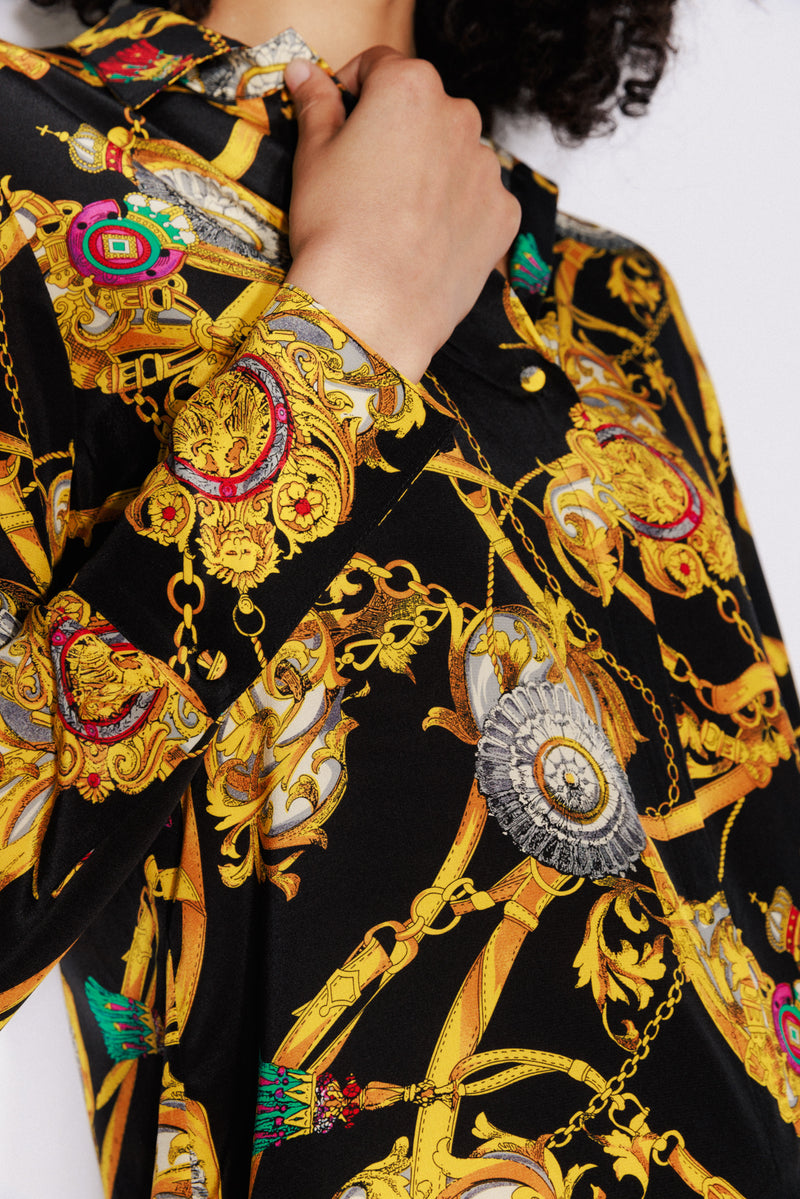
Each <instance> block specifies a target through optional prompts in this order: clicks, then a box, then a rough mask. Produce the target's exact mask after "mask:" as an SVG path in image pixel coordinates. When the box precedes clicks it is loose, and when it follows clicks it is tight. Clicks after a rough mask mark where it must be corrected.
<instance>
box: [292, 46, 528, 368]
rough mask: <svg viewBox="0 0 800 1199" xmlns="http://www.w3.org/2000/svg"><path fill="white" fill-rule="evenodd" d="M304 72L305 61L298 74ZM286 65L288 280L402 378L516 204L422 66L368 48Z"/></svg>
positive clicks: (472, 289) (495, 256)
mask: <svg viewBox="0 0 800 1199" xmlns="http://www.w3.org/2000/svg"><path fill="white" fill-rule="evenodd" d="M304 68H307V70H304ZM339 78H340V79H341V80H342V82H343V83H344V85H345V87H347V89H348V90H349V91H351V92H353V93H354V94H355V95H357V96H358V102H357V104H356V107H355V109H354V110H353V112H352V114H351V115H350V117H348V118H347V119H345V111H344V105H343V103H342V98H341V94H340V92H339V90H338V88H337V87H336V84H335V83H334V82H333V80H332V79H331V78H330V77H329V76H328V75H326V74H325V72H324V71H322V70H321V69H320V68H319V67H316V66H313V65H312V64H310V63H305V62H303V61H302V60H296V61H295V62H294V63H292V64H290V66H289V68H288V69H287V73H286V80H287V85H288V87H289V89H290V91H291V93H292V97H293V100H294V102H295V108H296V111H297V120H298V125H299V141H298V146H297V154H296V157H295V163H294V182H293V191H292V201H291V207H290V210H289V238H290V244H291V249H292V256H293V263H292V267H291V269H290V271H289V274H288V276H287V279H286V281H287V283H292V284H296V285H297V286H298V287H301V288H302V289H303V290H304V291H307V292H308V293H309V294H310V295H311V296H313V297H314V299H315V300H317V301H319V303H321V304H324V305H325V307H326V308H329V309H330V310H331V312H333V313H334V315H335V316H336V317H337V318H338V319H339V320H341V321H342V323H343V324H345V325H346V326H347V327H348V328H350V330H351V331H352V332H353V333H354V334H355V335H356V336H357V337H358V338H359V339H361V340H363V341H364V342H365V343H366V344H367V345H369V346H370V347H371V348H372V349H374V350H376V351H377V352H378V353H379V354H381V355H382V356H383V357H384V358H386V360H387V361H388V362H390V363H391V364H392V365H393V366H395V367H396V368H397V369H398V370H399V371H401V372H402V373H403V374H404V375H406V376H407V377H408V378H409V379H412V380H414V381H416V380H418V379H419V378H421V376H422V375H423V373H424V372H425V369H426V368H427V366H428V363H429V362H430V360H431V358H432V357H433V355H434V354H435V352H436V351H437V350H438V349H439V347H440V346H441V345H442V344H443V343H444V342H445V341H447V339H448V337H449V336H450V334H451V333H452V331H453V329H454V328H455V326H456V325H457V324H458V322H459V321H460V320H462V319H463V317H464V316H466V314H467V313H468V312H469V310H470V308H471V307H472V306H473V304H474V303H475V301H476V299H477V298H478V296H479V294H480V292H481V289H482V288H483V285H484V283H485V282H486V279H487V277H488V275H489V273H490V272H491V270H492V268H493V266H494V265H495V263H496V262H498V260H499V259H501V258H502V257H503V256H504V255H505V253H506V251H507V250H508V247H509V246H510V244H511V242H512V241H513V239H514V236H515V234H516V232H517V229H518V228H519V220H520V208H519V204H518V203H517V201H516V199H514V197H513V196H511V195H510V194H509V193H508V192H507V191H506V190H505V188H504V187H503V185H502V183H501V181H500V167H499V164H498V162H497V159H496V157H495V155H494V153H493V152H492V150H490V149H489V148H488V147H487V146H484V145H482V144H481V142H480V136H481V121H480V116H479V114H478V110H477V108H476V107H475V105H474V104H472V103H471V101H469V100H460V99H454V98H453V97H452V96H448V95H447V94H446V93H445V91H444V88H443V87H442V82H441V79H440V78H439V75H438V73H437V71H436V70H435V68H434V67H432V66H431V65H430V63H427V62H424V61H422V60H421V59H410V58H405V57H404V56H403V55H401V54H399V53H398V52H397V51H395V50H392V49H390V48H389V47H387V46H375V47H373V48H372V49H370V50H367V51H365V52H364V53H363V54H360V55H359V56H358V57H357V58H354V59H353V60H352V61H351V62H349V63H348V64H347V65H346V66H345V67H343V68H342V70H341V71H340V72H339Z"/></svg>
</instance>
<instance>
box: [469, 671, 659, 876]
mask: <svg viewBox="0 0 800 1199" xmlns="http://www.w3.org/2000/svg"><path fill="white" fill-rule="evenodd" d="M476 775H477V779H478V785H479V786H480V788H481V791H482V792H483V794H484V795H485V796H486V800H487V803H488V805H489V811H490V812H491V813H492V815H493V816H494V817H495V819H496V820H497V821H498V822H499V824H500V826H501V827H502V829H503V831H504V832H506V833H507V834H508V835H509V836H510V837H511V838H512V840H513V841H514V842H515V843H516V844H517V845H518V846H519V848H520V849H521V850H522V852H523V853H525V854H529V855H530V856H531V857H533V858H535V859H536V860H537V862H542V863H543V864H544V865H546V866H552V867H554V868H555V869H556V870H560V871H562V872H563V873H564V874H574V875H579V876H582V877H588V878H602V877H603V875H606V874H621V873H622V872H624V871H625V870H626V869H627V868H628V867H629V866H631V865H632V864H633V863H634V862H635V861H636V859H637V858H638V857H639V855H640V854H641V852H642V850H643V849H644V846H645V834H644V829H643V828H642V825H641V822H640V820H639V817H638V814H637V812H636V806H635V804H634V802H633V795H632V793H631V789H630V785H629V783H628V779H627V777H626V775H625V772H624V770H623V769H622V767H621V766H620V764H619V762H618V761H617V759H616V757H615V755H614V751H613V750H612V748H611V744H610V742H609V740H608V738H607V737H606V735H605V733H604V732H603V730H602V729H601V728H600V727H599V726H598V725H597V724H595V722H594V721H593V720H592V718H591V717H590V716H589V714H588V712H587V711H586V709H585V708H584V707H583V706H582V705H581V704H579V703H578V701H577V700H576V699H574V698H573V696H572V695H571V694H570V692H569V691H568V690H567V688H566V687H565V686H564V685H563V684H562V685H560V686H555V685H553V684H552V683H535V684H532V683H527V684H526V683H523V684H521V685H520V686H518V687H515V688H514V689H513V690H512V691H507V692H506V693H505V694H504V695H501V696H500V699H499V700H498V701H497V703H496V704H495V705H494V707H493V708H492V709H491V711H490V712H489V713H488V715H487V717H486V720H485V721H484V725H483V736H482V737H481V739H480V741H479V742H478V750H477V762H476Z"/></svg>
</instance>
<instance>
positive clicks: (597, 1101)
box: [547, 965, 686, 1149]
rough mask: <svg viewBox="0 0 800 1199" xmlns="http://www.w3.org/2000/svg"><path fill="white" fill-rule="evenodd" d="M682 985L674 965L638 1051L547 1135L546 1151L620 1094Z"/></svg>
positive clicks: (563, 1142)
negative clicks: (664, 992)
mask: <svg viewBox="0 0 800 1199" xmlns="http://www.w3.org/2000/svg"><path fill="white" fill-rule="evenodd" d="M685 982H686V977H685V975H684V973H683V968H682V967H681V966H680V965H678V966H676V967H675V972H674V974H673V976H672V985H671V987H670V989H669V991H668V993H667V998H666V999H665V1000H663V1001H662V1002H661V1003H660V1004H659V1005H658V1007H657V1008H656V1010H655V1013H654V1015H653V1018H652V1020H649V1021H648V1022H647V1024H646V1025H645V1029H644V1032H643V1033H642V1039H641V1041H640V1042H639V1046H638V1048H637V1049H636V1050H635V1052H634V1053H632V1054H631V1056H630V1057H628V1058H626V1059H625V1061H624V1062H623V1063H622V1067H621V1069H620V1070H619V1072H618V1073H617V1074H615V1075H614V1077H613V1078H610V1079H609V1080H608V1082H607V1083H606V1085H605V1086H604V1087H603V1089H602V1091H598V1093H597V1094H596V1095H594V1096H593V1097H592V1099H591V1100H590V1102H589V1103H588V1104H587V1106H586V1107H585V1108H583V1109H582V1111H579V1112H575V1115H574V1116H573V1117H572V1119H571V1120H570V1122H569V1124H565V1125H563V1126H562V1127H561V1128H557V1129H556V1131H555V1132H554V1133H552V1134H551V1135H550V1137H549V1138H548V1141H547V1145H548V1148H549V1149H563V1148H564V1146H565V1145H568V1144H569V1143H570V1141H571V1140H572V1138H573V1136H574V1135H575V1133H576V1132H579V1131H581V1130H583V1129H584V1128H585V1126H586V1122H587V1121H588V1120H593V1119H594V1118H595V1116H599V1115H600V1113H601V1112H603V1111H605V1109H606V1108H607V1107H608V1106H609V1104H610V1103H611V1101H612V1100H613V1099H616V1097H617V1096H618V1095H620V1094H621V1093H622V1090H623V1088H624V1087H625V1084H626V1083H627V1082H629V1081H630V1079H631V1078H633V1076H634V1074H635V1073H636V1071H637V1070H638V1069H639V1065H640V1064H641V1062H643V1061H644V1059H645V1058H646V1057H647V1055H648V1054H649V1053H650V1049H651V1046H652V1044H653V1041H655V1039H656V1037H657V1036H658V1033H659V1030H660V1029H661V1027H662V1025H664V1024H665V1023H666V1022H667V1020H669V1019H670V1018H671V1017H672V1014H673V1012H674V1011H675V1008H676V1007H677V1005H678V1003H679V1002H680V1000H681V996H682V995H683V985H684V983H685Z"/></svg>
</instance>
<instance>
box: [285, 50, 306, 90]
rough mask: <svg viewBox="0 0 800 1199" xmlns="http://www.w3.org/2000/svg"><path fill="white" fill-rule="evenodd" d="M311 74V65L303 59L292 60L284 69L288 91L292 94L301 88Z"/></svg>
mask: <svg viewBox="0 0 800 1199" xmlns="http://www.w3.org/2000/svg"><path fill="white" fill-rule="evenodd" d="M310 74H311V63H310V62H308V61H307V59H305V58H293V59H292V61H291V62H290V63H289V65H288V66H287V68H286V71H285V73H284V79H285V80H286V83H287V86H288V88H289V91H291V92H294V91H296V90H297V88H298V87H301V86H302V85H303V84H304V83H305V81H306V80H307V79H308V77H309V76H310Z"/></svg>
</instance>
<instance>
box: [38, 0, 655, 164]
mask: <svg viewBox="0 0 800 1199" xmlns="http://www.w3.org/2000/svg"><path fill="white" fill-rule="evenodd" d="M34 3H35V4H38V5H40V6H41V7H51V6H52V5H57V4H64V3H71V6H72V7H73V8H74V9H75V10H76V12H77V13H78V15H79V16H80V17H81V18H82V19H83V20H84V21H86V22H87V23H90V22H92V21H96V20H99V18H100V17H101V16H104V15H105V14H106V13H107V12H108V10H109V9H110V7H111V3H112V0H34ZM675 5H676V0H636V3H632V2H631V0H501V3H498V4H496V5H494V6H493V10H492V15H491V18H488V17H487V0H417V7H416V43H417V52H418V53H419V54H420V55H421V56H422V57H423V58H428V59H430V61H431V62H432V63H433V64H434V65H435V66H436V67H437V69H438V70H439V72H440V73H441V75H442V78H443V80H444V84H445V87H446V88H447V90H448V91H449V92H450V93H451V95H454V96H468V97H469V98H470V99H471V100H473V101H474V102H475V103H476V104H477V106H478V108H479V109H480V111H481V114H482V115H483V118H484V121H485V123H486V124H487V126H489V125H491V122H492V118H493V116H494V114H495V113H496V112H499V111H504V112H512V113H528V114H534V115H537V116H542V117H545V118H546V119H547V120H548V121H549V122H550V124H551V125H552V126H553V128H554V129H555V130H556V132H557V133H558V134H559V135H560V137H561V138H562V139H565V140H567V141H580V140H581V139H583V138H585V137H588V136H589V134H591V133H596V132H604V131H606V130H608V129H611V128H613V126H614V124H615V121H614V110H615V109H619V110H621V111H622V112H623V113H624V114H625V115H626V116H640V115H641V114H642V113H643V112H644V111H645V109H646V107H647V105H648V103H649V102H650V99H651V97H652V95H653V92H654V91H655V89H656V87H657V85H658V82H659V80H660V79H661V76H662V74H663V71H664V67H665V65H666V62H667V57H668V54H669V52H670V50H671V49H672V47H671V46H670V42H669V37H670V32H671V29H672V20H673V13H674V9H675ZM162 7H163V8H168V9H172V10H173V11H175V12H180V13H182V14H183V15H184V16H186V17H190V18H191V19H193V20H202V19H203V18H204V17H205V16H206V15H207V13H208V10H209V8H210V0H162Z"/></svg>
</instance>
